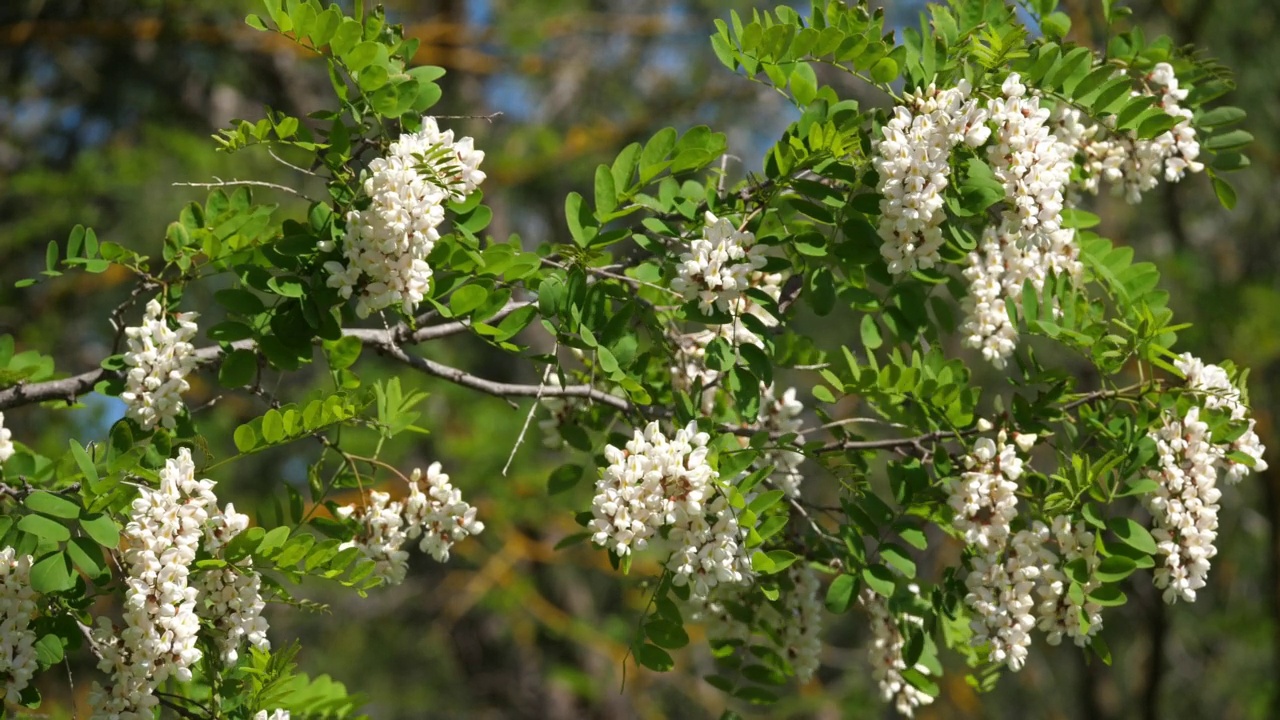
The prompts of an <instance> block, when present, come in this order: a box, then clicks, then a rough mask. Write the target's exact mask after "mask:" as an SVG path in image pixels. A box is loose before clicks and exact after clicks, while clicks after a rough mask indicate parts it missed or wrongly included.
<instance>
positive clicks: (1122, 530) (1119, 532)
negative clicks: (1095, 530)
mask: <svg viewBox="0 0 1280 720" xmlns="http://www.w3.org/2000/svg"><path fill="white" fill-rule="evenodd" d="M1107 526H1108V527H1109V528H1111V532H1113V533H1115V535H1116V537H1118V538H1120V540H1121V542H1123V543H1124V544H1125V545H1128V546H1129V547H1131V548H1133V549H1135V550H1141V551H1142V552H1144V553H1147V554H1148V555H1155V554H1156V552H1157V551H1158V549H1157V547H1156V541H1155V538H1153V537H1151V533H1149V532H1147V529H1146V528H1144V527H1142V526H1141V525H1139V524H1138V523H1136V522H1134V521H1133V520H1130V519H1129V518H1115V519H1113V520H1112V521H1111V522H1110V523H1108V524H1107Z"/></svg>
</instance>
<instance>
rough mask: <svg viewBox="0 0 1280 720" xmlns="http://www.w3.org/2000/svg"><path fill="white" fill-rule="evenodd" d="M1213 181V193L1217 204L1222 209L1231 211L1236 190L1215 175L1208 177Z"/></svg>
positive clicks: (1233, 206)
mask: <svg viewBox="0 0 1280 720" xmlns="http://www.w3.org/2000/svg"><path fill="white" fill-rule="evenodd" d="M1209 177H1210V178H1211V179H1212V180H1213V192H1214V194H1215V195H1217V196H1218V202H1220V203H1222V207H1224V208H1226V209H1228V210H1233V209H1235V206H1236V189H1235V188H1234V187H1232V186H1231V183H1229V182H1227V181H1226V180H1223V179H1222V178H1220V177H1218V175H1217V174H1216V173H1213V174H1211V175H1210V176H1209Z"/></svg>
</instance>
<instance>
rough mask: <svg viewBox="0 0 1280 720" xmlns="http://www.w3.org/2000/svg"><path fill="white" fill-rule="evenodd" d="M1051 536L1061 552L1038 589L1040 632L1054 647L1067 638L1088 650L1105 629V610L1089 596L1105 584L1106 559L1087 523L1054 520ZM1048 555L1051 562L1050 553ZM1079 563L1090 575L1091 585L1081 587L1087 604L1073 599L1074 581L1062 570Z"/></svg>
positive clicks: (1048, 566)
mask: <svg viewBox="0 0 1280 720" xmlns="http://www.w3.org/2000/svg"><path fill="white" fill-rule="evenodd" d="M1049 534H1050V537H1051V538H1052V539H1053V541H1054V542H1055V543H1056V544H1057V546H1058V550H1057V554H1056V555H1053V556H1052V559H1050V560H1049V561H1048V562H1046V563H1045V566H1044V567H1043V568H1042V571H1041V576H1040V583H1039V585H1038V586H1037V588H1036V593H1037V594H1038V595H1039V596H1040V603H1039V605H1038V607H1037V611H1038V613H1039V616H1040V622H1039V628H1040V630H1042V631H1044V633H1045V640H1046V642H1048V643H1049V644H1050V645H1057V644H1059V643H1061V642H1062V638H1063V637H1068V638H1071V640H1072V641H1073V642H1074V643H1075V644H1076V645H1077V646H1079V647H1084V646H1086V645H1088V644H1089V642H1090V641H1091V640H1092V639H1093V636H1094V635H1096V634H1097V633H1098V631H1099V630H1101V629H1102V606H1101V605H1099V604H1098V603H1097V602H1095V601H1093V600H1090V599H1089V595H1090V594H1091V593H1092V592H1093V591H1094V590H1097V589H1098V588H1099V587H1100V586H1101V585H1102V581H1101V580H1099V579H1098V578H1097V577H1096V571H1097V569H1098V566H1099V565H1101V564H1102V558H1101V557H1100V556H1099V555H1098V549H1097V547H1096V546H1095V545H1094V536H1093V533H1092V532H1090V531H1089V526H1088V525H1087V524H1085V522H1084V521H1083V520H1076V521H1074V522H1073V521H1072V519H1071V518H1070V517H1068V516H1066V515H1059V516H1058V517H1055V518H1054V519H1053V524H1052V525H1051V526H1050V528H1049ZM1045 552H1046V558H1048V557H1049V555H1048V554H1047V553H1048V551H1047V550H1046V551H1045ZM1076 561H1080V562H1081V563H1083V565H1084V569H1085V571H1086V572H1087V573H1088V575H1089V580H1088V582H1086V583H1084V585H1082V586H1081V591H1082V593H1083V596H1084V602H1083V603H1080V602H1078V601H1077V600H1076V599H1074V598H1073V597H1072V596H1071V593H1070V592H1069V589H1070V586H1071V580H1070V578H1068V577H1067V575H1066V573H1065V572H1063V570H1062V567H1061V566H1064V565H1066V564H1068V563H1072V562H1076ZM1082 614H1083V616H1084V617H1085V618H1086V620H1087V622H1088V625H1087V626H1082V625H1081V624H1080V618H1081V615H1082Z"/></svg>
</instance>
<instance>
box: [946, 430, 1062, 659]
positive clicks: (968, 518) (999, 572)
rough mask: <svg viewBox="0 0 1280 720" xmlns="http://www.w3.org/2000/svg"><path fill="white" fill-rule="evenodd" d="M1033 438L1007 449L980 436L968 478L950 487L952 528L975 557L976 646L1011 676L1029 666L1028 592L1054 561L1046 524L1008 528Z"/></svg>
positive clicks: (971, 579)
mask: <svg viewBox="0 0 1280 720" xmlns="http://www.w3.org/2000/svg"><path fill="white" fill-rule="evenodd" d="M1035 440H1036V437H1035V436H1034V435H1024V434H1020V433H1019V434H1015V435H1014V441H1013V443H1012V444H1010V443H1008V442H1007V435H1006V434H1005V432H1004V431H1003V430H1002V431H1000V433H999V434H998V435H997V436H996V439H995V440H994V441H993V440H991V438H985V437H984V438H979V439H978V440H977V441H976V442H975V443H974V446H973V451H972V452H971V453H970V454H969V455H968V456H966V457H965V467H966V468H967V470H966V472H964V473H963V474H962V475H961V476H960V477H959V478H958V479H954V478H953V479H951V480H949V481H948V492H949V493H950V497H949V499H948V504H949V505H950V506H951V509H952V510H953V511H954V512H955V519H954V520H953V524H954V525H955V527H956V529H957V530H959V531H961V532H963V533H964V538H965V542H966V543H968V544H969V546H970V547H971V548H972V550H973V552H974V556H973V558H972V560H971V570H970V572H969V574H968V575H967V576H966V577H965V587H966V588H967V589H968V591H969V592H968V594H967V595H965V604H967V605H968V606H969V608H970V610H972V611H973V617H972V618H971V619H970V622H969V625H970V628H971V629H972V630H973V642H974V644H975V645H980V644H983V643H990V646H991V660H992V661H993V662H997V663H1001V662H1003V663H1007V664H1008V665H1009V668H1010V669H1012V670H1018V669H1019V668H1021V667H1022V664H1023V662H1025V661H1026V657H1027V648H1028V647H1029V646H1030V644H1031V635H1030V633H1031V630H1032V629H1033V628H1035V626H1036V620H1035V616H1034V615H1033V611H1034V609H1035V605H1036V603H1035V598H1034V597H1033V594H1032V593H1033V591H1034V590H1035V587H1036V583H1037V580H1038V578H1039V577H1040V571H1041V568H1042V567H1043V566H1044V565H1045V564H1046V562H1047V561H1051V560H1052V557H1046V555H1045V552H1044V551H1043V547H1042V545H1043V541H1044V540H1045V539H1046V538H1047V536H1048V528H1046V527H1044V525H1043V523H1037V524H1036V526H1035V527H1033V529H1032V530H1031V531H1027V530H1021V531H1019V532H1017V533H1016V534H1015V533H1013V531H1012V527H1011V522H1012V521H1013V519H1014V518H1015V517H1017V515H1018V507H1017V506H1018V497H1017V491H1018V479H1019V478H1020V477H1022V473H1023V465H1024V463H1023V460H1022V458H1021V457H1019V455H1018V452H1019V451H1021V452H1023V453H1026V452H1030V450H1031V448H1032V446H1033V445H1034V444H1035Z"/></svg>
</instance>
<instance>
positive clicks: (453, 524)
mask: <svg viewBox="0 0 1280 720" xmlns="http://www.w3.org/2000/svg"><path fill="white" fill-rule="evenodd" d="M422 479H423V478H422V471H421V470H418V469H414V471H413V474H412V475H411V476H410V477H409V497H408V499H406V500H405V502H404V520H405V525H406V530H405V534H406V535H407V536H408V538H409V539H410V540H416V539H417V538H419V537H421V538H422V540H421V541H420V542H419V544H418V548H419V549H420V550H422V551H423V552H425V553H429V554H430V555H431V557H433V558H435V559H436V560H437V561H438V562H447V561H448V560H449V548H451V547H453V544H454V543H456V542H458V541H459V540H463V539H465V538H467V537H469V536H471V535H479V534H480V533H481V532H483V531H484V523H482V522H480V521H479V520H476V509H475V508H474V507H472V506H470V505H468V504H467V503H466V502H464V501H463V500H462V493H461V492H459V491H458V490H457V488H455V487H453V485H450V484H449V476H448V475H446V474H444V473H442V472H440V463H438V462H435V463H431V465H430V466H428V467H427V477H426V484H425V492H424V486H422V485H420V484H419V483H420V482H421V481H422Z"/></svg>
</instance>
